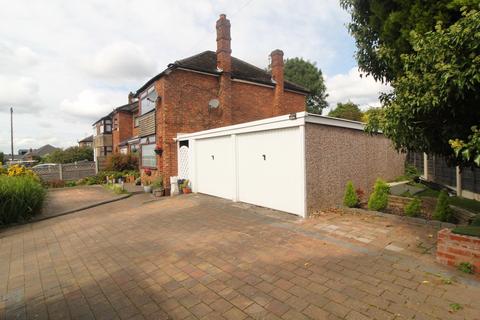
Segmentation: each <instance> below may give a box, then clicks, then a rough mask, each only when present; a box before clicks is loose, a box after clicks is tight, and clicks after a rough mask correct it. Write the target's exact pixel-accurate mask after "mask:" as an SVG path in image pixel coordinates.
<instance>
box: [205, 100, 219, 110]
mask: <svg viewBox="0 0 480 320" xmlns="http://www.w3.org/2000/svg"><path fill="white" fill-rule="evenodd" d="M219 105H220V101H218V99H212V100H210V101H209V102H208V107H209V108H211V109H216V108H218V106H219Z"/></svg>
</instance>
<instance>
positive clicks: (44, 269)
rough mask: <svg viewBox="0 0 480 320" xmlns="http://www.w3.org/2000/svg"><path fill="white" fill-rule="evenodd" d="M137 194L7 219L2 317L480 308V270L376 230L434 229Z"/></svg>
mask: <svg viewBox="0 0 480 320" xmlns="http://www.w3.org/2000/svg"><path fill="white" fill-rule="evenodd" d="M137 197H138V196H133V197H130V198H128V199H125V200H121V201H118V202H113V203H110V204H107V205H104V206H102V207H96V208H92V209H89V210H86V211H84V212H80V213H75V214H72V215H67V216H62V217H58V218H54V219H50V220H46V221H42V222H38V223H34V224H30V225H24V226H20V227H15V228H10V229H6V230H2V231H0V319H283V320H287V319H478V318H479V315H480V306H479V304H478V301H479V299H480V285H479V282H477V281H475V280H473V278H469V277H463V278H462V277H461V276H460V275H456V274H454V275H453V276H455V277H452V275H449V274H448V273H447V271H446V269H444V268H443V267H442V266H439V265H437V264H436V263H435V262H434V257H433V255H432V254H429V253H427V254H424V255H423V256H422V257H423V258H422V259H418V258H417V256H415V255H417V254H418V255H420V254H419V253H416V252H415V251H410V250H409V249H408V247H407V248H404V250H403V251H401V252H398V251H395V250H386V249H385V248H384V247H385V246H386V245H384V244H385V243H386V242H385V243H383V244H382V245H381V246H379V245H378V244H377V240H379V239H383V238H382V237H383V236H385V234H389V235H390V236H391V237H392V238H391V239H390V240H391V241H390V242H392V243H394V244H395V245H396V244H397V243H399V247H400V246H401V244H402V239H403V237H404V236H405V237H407V238H412V237H416V236H418V237H421V234H423V233H425V230H424V229H419V230H416V229H409V228H408V227H406V226H404V227H402V228H403V229H402V230H403V232H404V234H402V235H401V236H399V235H397V236H398V238H396V236H394V235H395V234H396V233H395V232H393V233H391V232H390V231H389V232H387V233H385V234H384V233H383V232H382V231H378V232H377V231H376V230H375V229H378V228H379V227H378V225H377V226H372V225H371V222H369V221H363V220H362V217H359V216H351V217H347V216H344V215H338V214H337V215H336V218H335V216H334V215H333V214H332V215H331V216H330V215H329V216H326V217H320V218H317V219H311V220H308V221H303V220H299V219H297V218H296V217H292V216H289V215H285V214H281V213H278V212H275V211H271V210H267V209H261V208H256V207H251V206H247V205H241V204H235V203H232V202H228V201H224V200H220V199H216V198H212V197H207V196H200V195H188V196H178V197H173V198H168V199H164V200H162V201H156V202H149V203H144V204H142V203H141V201H138V198H137ZM348 220H350V221H352V224H351V227H352V228H353V227H355V228H359V230H358V233H357V232H355V237H357V238H358V239H355V238H350V237H348V233H347V234H342V233H338V231H342V230H345V228H346V227H345V223H347V222H348ZM376 223H386V222H381V221H380V220H377V221H376ZM322 224H324V225H323V226H322V227H319V226H321V225H322ZM328 226H338V227H337V228H335V227H328ZM317 227H318V228H317ZM362 228H364V232H361V231H362ZM389 228H393V227H386V226H383V229H387V230H389ZM417 231H418V233H417ZM345 232H346V231H345ZM407 232H408V234H405V233H407ZM427 233H428V232H427ZM360 239H365V240H364V241H362V240H360ZM395 239H396V240H395ZM366 240H370V242H368V241H366ZM382 241H383V240H382ZM447 276H448V277H447ZM455 303H458V304H459V305H460V306H461V309H460V310H457V311H455V310H453V309H452V305H453V304H455Z"/></svg>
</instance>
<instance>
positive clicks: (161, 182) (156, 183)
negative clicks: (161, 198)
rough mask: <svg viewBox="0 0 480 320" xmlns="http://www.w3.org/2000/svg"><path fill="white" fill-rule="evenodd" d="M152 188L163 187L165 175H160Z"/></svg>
mask: <svg viewBox="0 0 480 320" xmlns="http://www.w3.org/2000/svg"><path fill="white" fill-rule="evenodd" d="M152 189H163V176H162V175H160V176H159V177H157V178H156V179H155V180H154V181H153V183H152Z"/></svg>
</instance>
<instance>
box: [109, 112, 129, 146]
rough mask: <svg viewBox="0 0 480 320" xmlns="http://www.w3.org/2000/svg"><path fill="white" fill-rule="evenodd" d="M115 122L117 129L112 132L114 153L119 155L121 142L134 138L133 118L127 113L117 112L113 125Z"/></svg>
mask: <svg viewBox="0 0 480 320" xmlns="http://www.w3.org/2000/svg"><path fill="white" fill-rule="evenodd" d="M115 121H116V123H117V129H116V130H113V131H112V140H113V152H114V153H118V152H120V150H119V146H118V145H119V144H120V142H122V141H123V140H125V139H128V138H130V137H132V136H133V135H132V133H133V129H132V122H133V116H132V115H131V114H129V113H126V112H117V113H116V114H115V115H114V117H113V123H115ZM112 125H113V124H112Z"/></svg>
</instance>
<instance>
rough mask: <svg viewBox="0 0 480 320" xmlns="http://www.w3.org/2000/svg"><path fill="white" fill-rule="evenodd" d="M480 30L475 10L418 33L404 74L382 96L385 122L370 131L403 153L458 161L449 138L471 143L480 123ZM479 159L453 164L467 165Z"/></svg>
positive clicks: (460, 159)
mask: <svg viewBox="0 0 480 320" xmlns="http://www.w3.org/2000/svg"><path fill="white" fill-rule="evenodd" d="M479 30H480V12H478V11H475V10H473V11H470V12H468V13H467V12H464V17H463V18H462V19H460V20H458V21H457V22H456V23H454V24H453V25H451V26H450V27H448V28H446V29H444V28H442V27H440V26H438V27H437V30H436V31H432V32H427V33H426V34H424V35H422V36H421V35H418V34H413V35H412V43H413V48H414V52H413V53H411V54H405V55H403V56H402V64H403V72H402V75H401V76H400V77H398V78H397V79H396V80H395V81H394V82H393V83H392V85H393V88H394V90H393V92H392V93H390V94H384V95H382V97H381V100H382V102H383V104H384V109H383V113H384V119H383V121H381V122H380V125H379V127H378V128H374V126H372V127H371V128H370V129H375V130H376V129H380V130H381V131H382V132H383V133H384V134H385V135H386V136H387V137H389V138H390V139H391V140H392V141H393V143H394V145H395V147H396V148H397V149H399V150H404V151H406V150H409V151H418V152H427V153H431V154H438V155H444V156H447V157H450V158H453V157H454V153H453V151H452V146H450V145H449V140H451V139H457V140H453V141H466V140H469V136H472V131H471V128H472V127H473V126H475V125H477V124H479V123H480V108H478V106H479V104H480V90H478V88H480V32H479ZM477 145H478V144H477ZM457 147H458V146H457ZM477 148H479V147H477ZM454 149H455V148H454ZM477 150H478V149H477ZM457 154H463V153H457ZM465 155H466V153H465ZM474 159H475V157H474V155H473V154H472V157H468V158H467V159H464V158H463V157H458V158H456V159H451V160H452V161H455V162H456V163H457V164H460V165H467V164H469V163H470V164H471V162H472V161H473V160H474Z"/></svg>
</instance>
